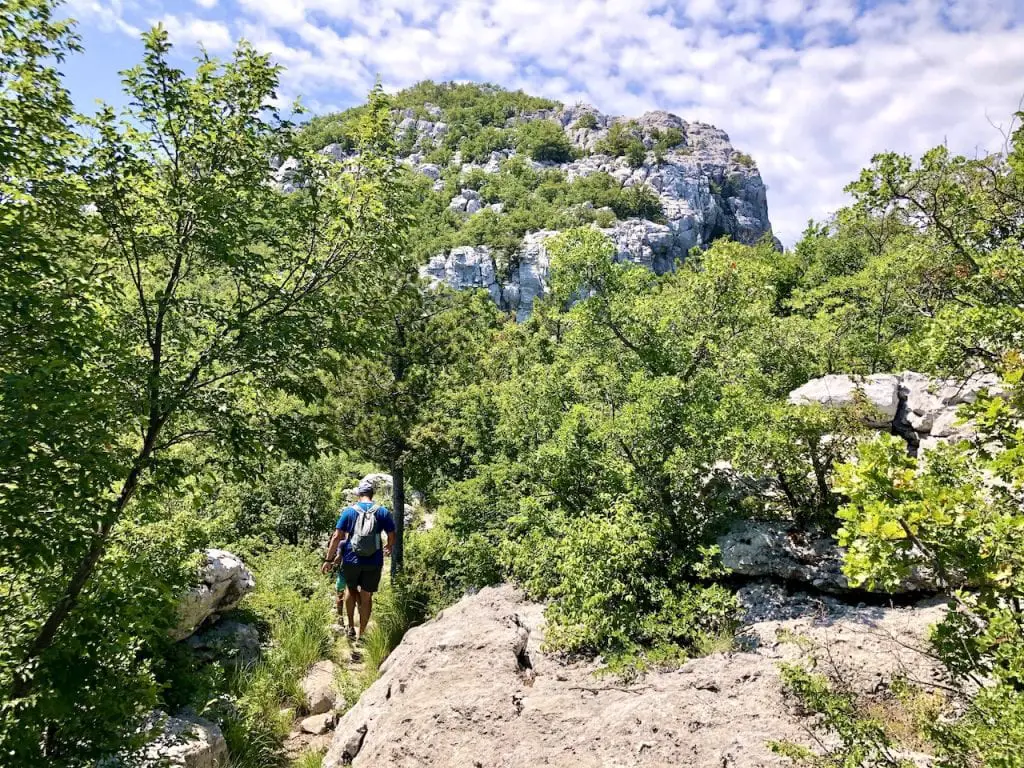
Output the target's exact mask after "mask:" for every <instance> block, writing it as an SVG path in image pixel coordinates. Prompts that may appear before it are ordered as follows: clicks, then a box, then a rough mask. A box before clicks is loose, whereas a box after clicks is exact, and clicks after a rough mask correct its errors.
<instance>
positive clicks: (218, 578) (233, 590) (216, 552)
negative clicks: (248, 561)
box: [171, 549, 256, 640]
mask: <svg viewBox="0 0 1024 768" xmlns="http://www.w3.org/2000/svg"><path fill="white" fill-rule="evenodd" d="M255 587H256V579H255V578H254V577H253V575H252V571H250V570H249V569H248V568H247V567H246V565H245V563H243V562H242V561H241V560H240V559H239V558H238V557H236V556H235V555H233V554H231V553H230V552H227V551H225V550H223V549H208V550H206V554H205V561H204V563H203V565H202V569H201V574H200V581H199V584H198V586H196V587H194V588H193V589H192V590H190V591H189V592H187V593H186V594H185V595H184V597H182V600H181V604H180V606H179V619H178V625H177V626H176V627H175V628H174V629H173V630H172V631H171V637H173V638H174V639H175V640H184V639H185V638H186V637H188V636H189V635H191V634H192V633H193V632H195V631H196V629H197V628H198V627H199V625H200V624H202V623H203V622H204V621H206V620H207V619H213V620H214V621H216V619H217V618H218V617H219V615H220V614H222V613H224V612H225V611H230V610H231V609H232V608H234V607H235V606H236V605H238V603H239V601H241V599H242V598H243V597H245V595H247V594H248V593H249V592H251V591H252V590H253V589H254V588H255Z"/></svg>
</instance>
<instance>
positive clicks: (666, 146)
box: [652, 128, 683, 153]
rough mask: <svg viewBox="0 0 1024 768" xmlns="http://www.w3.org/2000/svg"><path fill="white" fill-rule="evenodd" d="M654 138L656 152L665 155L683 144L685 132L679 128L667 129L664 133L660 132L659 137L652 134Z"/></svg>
mask: <svg viewBox="0 0 1024 768" xmlns="http://www.w3.org/2000/svg"><path fill="white" fill-rule="evenodd" d="M652 138H653V139H654V150H655V151H656V152H662V153H664V152H667V151H668V150H670V149H673V148H675V147H677V146H679V145H680V144H682V143H683V132H682V131H680V130H679V129H678V128H667V129H666V130H665V131H664V132H662V131H658V132H657V135H654V134H652Z"/></svg>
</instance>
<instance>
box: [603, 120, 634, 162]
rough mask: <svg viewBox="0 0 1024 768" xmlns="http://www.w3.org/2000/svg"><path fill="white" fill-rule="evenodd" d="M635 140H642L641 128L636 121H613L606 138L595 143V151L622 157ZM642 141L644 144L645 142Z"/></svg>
mask: <svg viewBox="0 0 1024 768" xmlns="http://www.w3.org/2000/svg"><path fill="white" fill-rule="evenodd" d="M634 142H640V129H639V127H638V126H637V124H636V122H635V121H633V120H630V121H629V122H617V123H612V124H611V125H610V126H609V127H608V133H607V134H606V135H605V136H604V138H602V139H601V140H600V141H598V142H597V143H596V144H595V145H594V151H596V152H601V153H604V154H606V155H611V156H612V157H622V156H623V155H625V154H626V153H627V152H628V151H629V148H630V146H631V145H632V144H633V143H634ZM640 143H641V146H642V144H643V142H640Z"/></svg>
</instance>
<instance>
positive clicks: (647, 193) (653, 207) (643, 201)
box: [611, 184, 664, 221]
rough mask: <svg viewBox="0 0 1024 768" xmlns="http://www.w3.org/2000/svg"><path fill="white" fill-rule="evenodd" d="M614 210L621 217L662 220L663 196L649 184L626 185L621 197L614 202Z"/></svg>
mask: <svg viewBox="0 0 1024 768" xmlns="http://www.w3.org/2000/svg"><path fill="white" fill-rule="evenodd" d="M611 207H612V210H614V211H615V214H616V215H617V216H618V217H619V218H620V219H628V218H633V217H636V218H640V219H648V220H649V221H662V220H663V219H664V215H663V212H662V208H661V198H660V197H658V193H657V192H655V191H654V189H652V188H651V186H650V185H648V184H634V185H633V186H631V187H624V188H623V189H622V192H621V194H620V195H619V199H618V200H616V201H615V202H613V203H612V206H611Z"/></svg>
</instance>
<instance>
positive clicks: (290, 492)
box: [235, 455, 371, 544]
mask: <svg viewBox="0 0 1024 768" xmlns="http://www.w3.org/2000/svg"><path fill="white" fill-rule="evenodd" d="M370 469H371V468H370V467H369V466H368V465H364V464H354V463H350V462H349V461H348V460H347V459H346V458H345V457H344V456H342V455H335V456H325V457H323V458H320V459H316V460H314V461H312V462H310V463H308V464H302V463H300V462H297V461H283V462H281V463H280V464H278V465H277V466H276V467H273V468H272V469H271V470H269V471H268V472H267V473H265V474H264V475H263V476H262V477H260V478H258V479H257V480H256V481H254V482H253V483H251V484H250V485H247V486H244V487H242V488H241V495H240V499H239V504H238V512H237V515H236V519H235V530H236V534H237V535H238V536H242V537H245V536H256V537H261V538H263V539H264V540H265V541H268V542H272V543H277V542H286V543H288V544H299V543H302V542H309V541H313V540H317V539H319V538H320V537H321V536H323V534H324V532H325V531H329V530H331V528H332V527H333V524H334V521H335V519H336V517H337V512H338V507H339V504H340V502H341V495H340V493H341V490H342V489H344V488H346V487H352V486H353V485H355V483H356V482H357V481H358V479H359V477H361V476H362V475H363V474H365V473H366V472H368V471H370Z"/></svg>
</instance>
